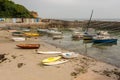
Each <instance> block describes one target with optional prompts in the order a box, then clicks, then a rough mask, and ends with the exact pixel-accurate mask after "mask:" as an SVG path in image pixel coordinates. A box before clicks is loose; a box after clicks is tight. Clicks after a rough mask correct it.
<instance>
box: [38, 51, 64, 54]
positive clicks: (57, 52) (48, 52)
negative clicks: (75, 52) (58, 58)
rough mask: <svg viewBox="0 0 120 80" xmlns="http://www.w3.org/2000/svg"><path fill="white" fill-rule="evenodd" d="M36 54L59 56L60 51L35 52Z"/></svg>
mask: <svg viewBox="0 0 120 80" xmlns="http://www.w3.org/2000/svg"><path fill="white" fill-rule="evenodd" d="M37 53H38V54H61V53H62V52H61V51H37Z"/></svg>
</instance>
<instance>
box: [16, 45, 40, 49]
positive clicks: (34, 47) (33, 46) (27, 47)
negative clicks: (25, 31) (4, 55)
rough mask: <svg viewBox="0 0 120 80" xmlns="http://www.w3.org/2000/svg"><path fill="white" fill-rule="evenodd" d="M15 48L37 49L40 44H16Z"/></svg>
mask: <svg viewBox="0 0 120 80" xmlns="http://www.w3.org/2000/svg"><path fill="white" fill-rule="evenodd" d="M16 46H18V47H19V48H22V49H38V48H39V47H40V44H18V45H16Z"/></svg>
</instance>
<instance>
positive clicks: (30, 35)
mask: <svg viewBox="0 0 120 80" xmlns="http://www.w3.org/2000/svg"><path fill="white" fill-rule="evenodd" d="M24 35H25V36H28V37H37V36H39V34H38V33H24Z"/></svg>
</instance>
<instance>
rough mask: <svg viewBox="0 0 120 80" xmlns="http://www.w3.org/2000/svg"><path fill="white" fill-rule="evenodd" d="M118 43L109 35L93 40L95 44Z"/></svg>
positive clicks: (99, 36) (98, 36)
mask: <svg viewBox="0 0 120 80" xmlns="http://www.w3.org/2000/svg"><path fill="white" fill-rule="evenodd" d="M114 42H115V43H117V39H116V38H114V37H111V36H109V35H97V36H95V37H94V38H93V43H114Z"/></svg>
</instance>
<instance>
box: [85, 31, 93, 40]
mask: <svg viewBox="0 0 120 80" xmlns="http://www.w3.org/2000/svg"><path fill="white" fill-rule="evenodd" d="M92 39H93V35H91V34H89V33H87V32H85V33H84V35H83V40H92Z"/></svg>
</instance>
